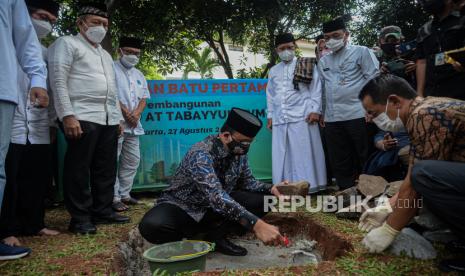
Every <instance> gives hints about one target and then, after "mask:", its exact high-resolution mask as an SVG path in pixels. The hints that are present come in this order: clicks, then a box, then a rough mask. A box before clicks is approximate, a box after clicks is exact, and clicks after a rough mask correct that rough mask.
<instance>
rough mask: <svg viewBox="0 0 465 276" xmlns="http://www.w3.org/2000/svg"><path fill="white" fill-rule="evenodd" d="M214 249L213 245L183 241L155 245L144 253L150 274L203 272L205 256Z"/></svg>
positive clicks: (203, 242) (204, 242)
mask: <svg viewBox="0 0 465 276" xmlns="http://www.w3.org/2000/svg"><path fill="white" fill-rule="evenodd" d="M214 249H215V244H214V243H209V242H206V241H194V240H184V241H177V242H169V243H164V244H159V245H155V246H153V247H151V248H149V249H147V250H146V251H145V252H144V255H143V257H144V258H145V259H146V260H147V261H148V262H149V265H150V271H151V272H152V273H154V272H157V273H162V272H163V271H166V273H168V274H169V275H174V274H176V273H178V272H187V271H204V270H205V264H206V262H207V254H208V253H209V252H210V251H213V250H214Z"/></svg>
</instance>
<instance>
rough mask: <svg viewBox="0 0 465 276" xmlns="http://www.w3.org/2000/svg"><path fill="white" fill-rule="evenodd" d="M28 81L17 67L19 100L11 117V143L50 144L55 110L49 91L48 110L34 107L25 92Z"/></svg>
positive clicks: (45, 51)
mask: <svg viewBox="0 0 465 276" xmlns="http://www.w3.org/2000/svg"><path fill="white" fill-rule="evenodd" d="M42 53H43V56H44V60H47V48H45V47H43V52H42ZM30 83H31V81H30V79H29V78H28V76H27V74H26V73H24V72H23V70H22V69H21V68H20V67H19V66H18V87H19V91H20V94H19V98H18V105H17V106H16V110H15V115H14V117H13V125H12V129H11V143H14V144H21V145H25V144H26V143H27V141H29V142H30V143H31V144H50V131H49V130H50V126H55V124H54V121H55V120H56V114H55V108H54V107H53V102H52V100H53V99H52V97H51V92H50V90H49V96H50V100H51V101H50V105H49V107H48V108H38V107H34V105H32V104H31V101H29V97H28V94H29V93H27V91H29V89H30Z"/></svg>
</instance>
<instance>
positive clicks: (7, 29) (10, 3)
mask: <svg viewBox="0 0 465 276" xmlns="http://www.w3.org/2000/svg"><path fill="white" fill-rule="evenodd" d="M0 53H1V58H0V101H9V102H13V103H18V95H19V91H18V76H17V74H18V70H17V68H18V63H19V66H20V67H21V68H22V69H23V71H24V72H26V74H27V75H28V77H29V79H30V80H31V85H30V87H41V88H44V89H47V83H46V79H47V68H46V67H45V63H44V61H43V60H42V49H41V48H40V43H39V40H38V38H37V35H36V32H35V30H34V27H33V26H32V23H31V19H30V17H29V13H28V11H27V8H26V5H25V3H24V0H2V1H0ZM21 92H23V91H21ZM26 92H29V90H28V91H26ZM28 94H29V93H28Z"/></svg>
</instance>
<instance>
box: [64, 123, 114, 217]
mask: <svg viewBox="0 0 465 276" xmlns="http://www.w3.org/2000/svg"><path fill="white" fill-rule="evenodd" d="M79 122H80V124H81V129H82V131H83V134H82V136H81V138H80V139H68V138H67V139H66V141H67V143H68V149H67V150H66V155H65V163H64V172H63V192H64V199H65V206H66V208H67V210H68V212H69V213H70V215H71V219H72V222H76V223H82V222H89V221H91V219H92V217H93V216H96V217H98V216H100V217H101V216H109V215H111V214H112V209H111V204H112V202H113V187H114V185H115V180H116V163H117V147H118V126H105V125H99V124H95V123H91V122H86V121H79ZM61 128H63V126H62V125H61Z"/></svg>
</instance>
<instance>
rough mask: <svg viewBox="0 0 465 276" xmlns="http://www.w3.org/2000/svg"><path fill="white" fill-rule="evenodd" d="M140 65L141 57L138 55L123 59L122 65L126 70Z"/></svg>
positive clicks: (127, 56)
mask: <svg viewBox="0 0 465 276" xmlns="http://www.w3.org/2000/svg"><path fill="white" fill-rule="evenodd" d="M138 63H139V57H137V56H136V55H123V56H122V57H121V64H123V65H124V67H126V68H132V67H134V66H136V65H137V64H138Z"/></svg>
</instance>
